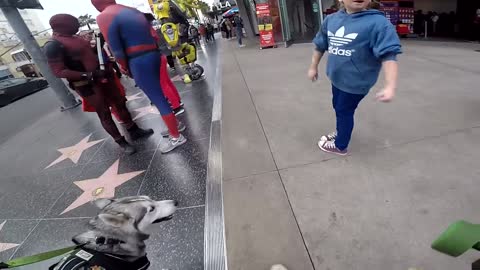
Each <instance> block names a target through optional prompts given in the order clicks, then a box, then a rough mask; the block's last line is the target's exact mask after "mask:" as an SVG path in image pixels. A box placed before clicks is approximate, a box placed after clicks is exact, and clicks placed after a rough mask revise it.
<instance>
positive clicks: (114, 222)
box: [98, 213, 129, 227]
mask: <svg viewBox="0 0 480 270" xmlns="http://www.w3.org/2000/svg"><path fill="white" fill-rule="evenodd" d="M98 218H99V219H100V220H102V221H103V222H104V223H105V224H108V225H110V226H113V227H121V226H122V225H124V224H125V222H127V221H128V220H129V218H128V217H127V216H125V215H124V214H116V215H115V214H109V213H103V214H99V215H98Z"/></svg>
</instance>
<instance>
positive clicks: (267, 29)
mask: <svg viewBox="0 0 480 270" xmlns="http://www.w3.org/2000/svg"><path fill="white" fill-rule="evenodd" d="M257 17H258V33H259V35H260V47H262V48H264V47H274V46H275V45H276V44H275V39H274V38H273V23H272V16H271V15H270V6H269V5H268V3H262V4H257Z"/></svg>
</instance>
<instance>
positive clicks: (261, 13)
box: [257, 3, 270, 17]
mask: <svg viewBox="0 0 480 270" xmlns="http://www.w3.org/2000/svg"><path fill="white" fill-rule="evenodd" d="M257 16H258V17H265V16H270V6H269V5H268V4H267V3H264V4H257Z"/></svg>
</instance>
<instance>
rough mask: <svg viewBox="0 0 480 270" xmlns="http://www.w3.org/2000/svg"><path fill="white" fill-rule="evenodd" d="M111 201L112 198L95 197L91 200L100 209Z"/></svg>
mask: <svg viewBox="0 0 480 270" xmlns="http://www.w3.org/2000/svg"><path fill="white" fill-rule="evenodd" d="M112 202H113V200H111V199H96V200H95V201H93V204H94V205H95V206H96V207H98V208H100V209H103V208H105V207H106V206H107V205H109V204H111V203H112Z"/></svg>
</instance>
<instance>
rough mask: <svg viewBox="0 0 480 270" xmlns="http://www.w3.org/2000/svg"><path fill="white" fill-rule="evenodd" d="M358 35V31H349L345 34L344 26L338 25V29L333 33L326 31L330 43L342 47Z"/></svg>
mask: <svg viewBox="0 0 480 270" xmlns="http://www.w3.org/2000/svg"><path fill="white" fill-rule="evenodd" d="M357 36H358V33H351V34H348V35H345V26H342V27H340V29H338V30H337V32H335V34H333V33H332V32H330V31H328V38H329V40H330V44H331V45H333V46H337V47H342V46H345V45H347V44H350V43H352V41H354V40H355V39H356V38H357Z"/></svg>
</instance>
